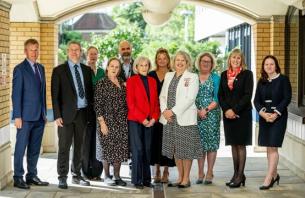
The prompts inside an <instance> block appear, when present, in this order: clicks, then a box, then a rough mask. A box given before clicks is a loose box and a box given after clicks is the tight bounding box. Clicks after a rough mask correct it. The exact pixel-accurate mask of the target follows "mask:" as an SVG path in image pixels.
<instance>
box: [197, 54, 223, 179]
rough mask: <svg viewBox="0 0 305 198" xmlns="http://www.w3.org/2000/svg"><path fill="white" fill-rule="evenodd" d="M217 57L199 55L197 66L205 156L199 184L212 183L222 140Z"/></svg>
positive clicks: (200, 128)
mask: <svg viewBox="0 0 305 198" xmlns="http://www.w3.org/2000/svg"><path fill="white" fill-rule="evenodd" d="M215 65H216V63H215V58H214V56H213V55H212V54H211V53H209V52H204V53H201V54H199V55H198V57H197V60H196V67H197V69H198V70H199V83H200V84H199V91H198V94H197V97H196V106H197V109H198V110H197V111H198V128H199V133H200V138H201V144H202V148H203V157H202V158H199V159H198V171H199V172H198V180H197V182H196V183H197V184H201V183H203V179H204V177H205V181H204V184H211V183H212V180H213V176H214V175H213V167H214V164H215V160H216V155H217V150H218V148H219V142H220V108H219V105H218V98H217V95H218V88H219V83H220V77H219V76H218V75H217V74H216V73H215V72H213V68H214V67H215ZM205 158H207V164H208V170H207V174H206V175H204V172H203V171H204V161H205Z"/></svg>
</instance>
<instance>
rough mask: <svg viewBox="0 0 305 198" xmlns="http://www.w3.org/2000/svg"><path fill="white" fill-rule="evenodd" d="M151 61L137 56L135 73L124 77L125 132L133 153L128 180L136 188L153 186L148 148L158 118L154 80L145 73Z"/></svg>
mask: <svg viewBox="0 0 305 198" xmlns="http://www.w3.org/2000/svg"><path fill="white" fill-rule="evenodd" d="M150 67H151V63H150V61H149V59H148V58H146V57H139V58H138V59H137V60H136V61H135V63H134V65H133V71H134V72H135V73H136V74H137V75H134V76H132V77H131V78H129V79H128V80H127V85H126V88H127V106H128V117H127V119H128V132H129V142H130V147H131V153H132V175H131V183H133V184H134V185H135V187H136V188H139V189H142V188H143V187H144V186H146V187H152V184H151V173H150V152H151V133H152V127H153V125H154V124H155V122H156V121H157V120H158V119H159V116H160V108H159V102H158V92H157V83H156V81H155V79H153V78H152V77H149V76H147V74H148V71H149V69H150Z"/></svg>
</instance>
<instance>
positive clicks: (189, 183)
mask: <svg viewBox="0 0 305 198" xmlns="http://www.w3.org/2000/svg"><path fill="white" fill-rule="evenodd" d="M188 187H191V182H190V181H189V182H187V184H179V185H178V188H188Z"/></svg>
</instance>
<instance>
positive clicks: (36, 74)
mask: <svg viewBox="0 0 305 198" xmlns="http://www.w3.org/2000/svg"><path fill="white" fill-rule="evenodd" d="M34 68H35V78H36V81H37V88H38V90H39V91H40V89H41V79H40V75H39V70H38V64H36V63H35V64H34Z"/></svg>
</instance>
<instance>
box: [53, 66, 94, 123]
mask: <svg viewBox="0 0 305 198" xmlns="http://www.w3.org/2000/svg"><path fill="white" fill-rule="evenodd" d="M80 66H81V68H82V72H83V77H84V85H85V96H86V99H87V104H88V106H87V107H88V108H87V109H89V108H92V106H93V86H92V72H91V69H90V68H89V67H88V66H86V65H84V64H80ZM76 94H77V93H76V88H75V86H74V83H73V77H72V74H71V71H70V69H69V65H68V62H65V63H64V64H62V65H59V66H57V67H56V68H54V69H53V73H52V81H51V95H52V104H53V112H54V119H57V118H62V119H63V122H64V124H69V123H71V122H72V121H73V119H74V117H75V115H76V112H77V95H76ZM86 118H88V116H86Z"/></svg>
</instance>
